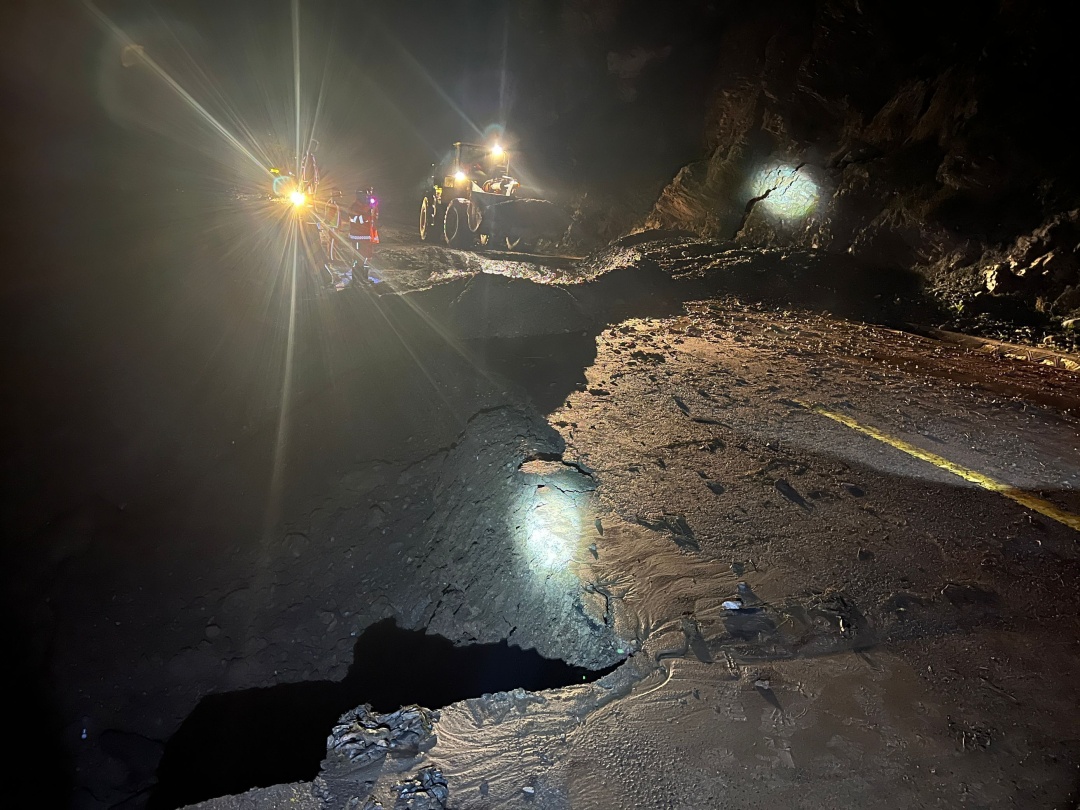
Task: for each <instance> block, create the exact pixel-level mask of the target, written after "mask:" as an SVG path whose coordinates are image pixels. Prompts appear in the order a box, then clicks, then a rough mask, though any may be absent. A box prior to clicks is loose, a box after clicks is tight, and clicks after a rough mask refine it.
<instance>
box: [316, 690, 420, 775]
mask: <svg viewBox="0 0 1080 810" xmlns="http://www.w3.org/2000/svg"><path fill="white" fill-rule="evenodd" d="M438 719H439V713H438V712H437V711H430V710H428V709H425V708H423V707H422V706H403V707H402V708H400V709H398V710H397V711H396V712H391V713H390V714H375V713H374V712H372V711H371V706H369V705H368V704H366V703H365V704H364V705H362V706H358V707H357V708H355V709H353V710H351V711H349V712H346V713H345V714H344V715H342V717H341V720H340V721H339V722H338V725H336V726H334V729H333V731H332V732H331V733H330V736H329V737H328V738H327V740H326V750H327V752H328V753H329V752H333V751H338V752H340V753H342V754H344V755H345V756H347V757H348V758H349V759H350V760H351V761H353V762H355V763H358V764H360V765H366V764H368V763H370V762H374V761H376V760H378V759H381V758H383V757H384V756H387V755H390V756H415V755H416V754H418V753H420V752H421V751H423V750H425V749H427V748H430V747H431V746H432V745H434V744H435V742H436V736H435V729H434V723H435V721H436V720H438Z"/></svg>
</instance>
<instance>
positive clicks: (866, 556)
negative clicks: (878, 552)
mask: <svg viewBox="0 0 1080 810" xmlns="http://www.w3.org/2000/svg"><path fill="white" fill-rule="evenodd" d="M858 557H859V562H868V561H869V560H872V559H874V552H872V551H870V549H867V548H860V549H859V554H858Z"/></svg>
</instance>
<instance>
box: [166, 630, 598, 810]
mask: <svg viewBox="0 0 1080 810" xmlns="http://www.w3.org/2000/svg"><path fill="white" fill-rule="evenodd" d="M610 671H611V669H610V668H609V669H605V670H596V671H593V670H587V669H583V668H581V667H573V666H570V665H568V664H566V663H565V662H563V661H560V660H552V659H549V658H543V657H541V656H540V655H539V654H538V653H536V652H535V651H532V650H522V649H520V648H517V647H512V646H510V645H508V644H507V643H505V642H503V643H500V644H474V645H469V646H464V647H456V646H454V645H453V643H451V642H450V641H449V640H448V639H446V638H443V637H441V636H432V635H427V634H425V633H424V632H423V631H420V630H416V631H412V630H403V629H401V628H400V627H398V626H397V625H396V624H395V623H394V621H393V619H387V620H386V621H382V622H379V623H378V624H375V625H372V626H371V627H369V628H368V629H367V630H366V631H365V632H364V633H363V635H361V636H360V638H358V639H357V642H356V647H355V650H354V653H353V664H352V666H351V667H350V669H349V672H348V674H347V675H346V676H345V678H344V680H342V681H317V682H307V683H293V684H281V685H278V686H272V687H268V688H264V689H246V690H243V691H239V692H230V693H226V694H218V695H209V696H207V697H205V698H203V699H202V700H201V701H200V702H199V704H198V706H196V707H195V710H194V711H193V712H192V713H191V714H190V715H189V716H188V718H187V719H186V720H185V721H184V723H183V724H182V725H181V726H180V728H179V730H177V732H176V733H175V734H174V735H173V736H172V738H171V739H170V740H169V742H168V743H167V744H166V746H165V753H164V756H163V757H162V760H161V765H160V767H159V768H158V772H157V779H158V785H157V787H156V788H155V790H154V791H153V793H152V794H151V796H150V800H149V804H148V807H149V808H150V810H172V808H176V807H181V806H183V805H186V804H192V803H194V802H198V801H204V800H206V799H211V798H215V797H218V796H225V795H230V794H236V793H242V792H244V791H246V790H250V789H251V788H254V787H266V786H269V785H275V784H281V783H285V782H298V781H310V780H311V779H314V778H315V776H316V775H317V774H318V772H319V766H320V763H321V762H322V760H323V758H324V757H325V756H326V738H327V735H328V734H329V733H330V729H331V727H332V726H333V725H334V723H335V722H336V721H337V719H338V717H340V716H341V715H342V714H344V713H345V712H346V711H348V710H349V709H351V708H353V707H355V706H358V705H360V704H362V703H369V704H371V706H372V707H373V708H374V709H375V711H377V712H390V711H393V710H395V709H397V708H398V707H400V706H403V705H408V704H412V703H416V704H419V705H421V706H426V707H428V708H432V709H435V708H441V707H443V706H446V705H448V704H450V703H455V702H457V701H460V700H464V699H466V698H472V697H479V696H480V695H482V694H487V693H493V692H505V691H509V690H511V689H515V688H518V687H521V688H523V689H526V690H528V691H540V690H543V689H555V688H559V687H563V686H571V685H574V684H580V683H591V682H592V681H595V680H597V679H598V678H600V677H602V676H603V675H605V674H607V673H608V672H610Z"/></svg>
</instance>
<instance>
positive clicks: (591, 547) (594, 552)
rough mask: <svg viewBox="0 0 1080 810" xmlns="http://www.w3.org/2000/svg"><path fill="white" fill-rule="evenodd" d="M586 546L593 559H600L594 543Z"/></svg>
mask: <svg viewBox="0 0 1080 810" xmlns="http://www.w3.org/2000/svg"><path fill="white" fill-rule="evenodd" d="M587 548H588V549H589V553H590V554H592V555H593V559H594V560H599V559H600V553H599V552H598V551H597V550H596V543H590V544H589V545H588V546H587Z"/></svg>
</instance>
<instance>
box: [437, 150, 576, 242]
mask: <svg viewBox="0 0 1080 810" xmlns="http://www.w3.org/2000/svg"><path fill="white" fill-rule="evenodd" d="M426 186H427V187H426V188H425V191H424V197H423V200H422V201H421V203H420V221H419V226H420V238H421V239H422V240H423V241H425V242H435V243H443V244H445V245H447V246H448V247H453V248H463V249H468V248H472V247H476V246H480V247H485V248H489V249H497V250H519V251H525V252H529V251H532V250H534V249H535V246H536V243H537V241H538V240H540V239H551V240H555V239H558V237H559V236H560V235H561V234H562V233H563V232H564V231H565V230H566V228H567V226H568V225H569V222H570V218H569V216H568V215H567V214H566V212H564V211H563V210H562V209H560V208H559V207H558V206H556V205H555V204H554V203H552V202H549V201H547V200H539V199H533V198H531V197H528V196H526V195H525V193H524V192H523V189H522V185H521V183H520V182H519V181H518V180H517V178H515V177H514V176H513V175H512V174H511V173H510V155H509V153H508V152H507V151H506V150H505V149H504V148H503V147H502V146H501V145H500V144H498V143H492V144H487V145H485V144H477V143H465V142H457V143H455V144H454V145H453V148H452V149H451V150H450V153H449V155H448V156H447V158H446V159H444V160H443V162H442V163H441V164H438V165H433V166H432V173H431V177H430V179H429V181H428V183H427V184H426Z"/></svg>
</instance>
